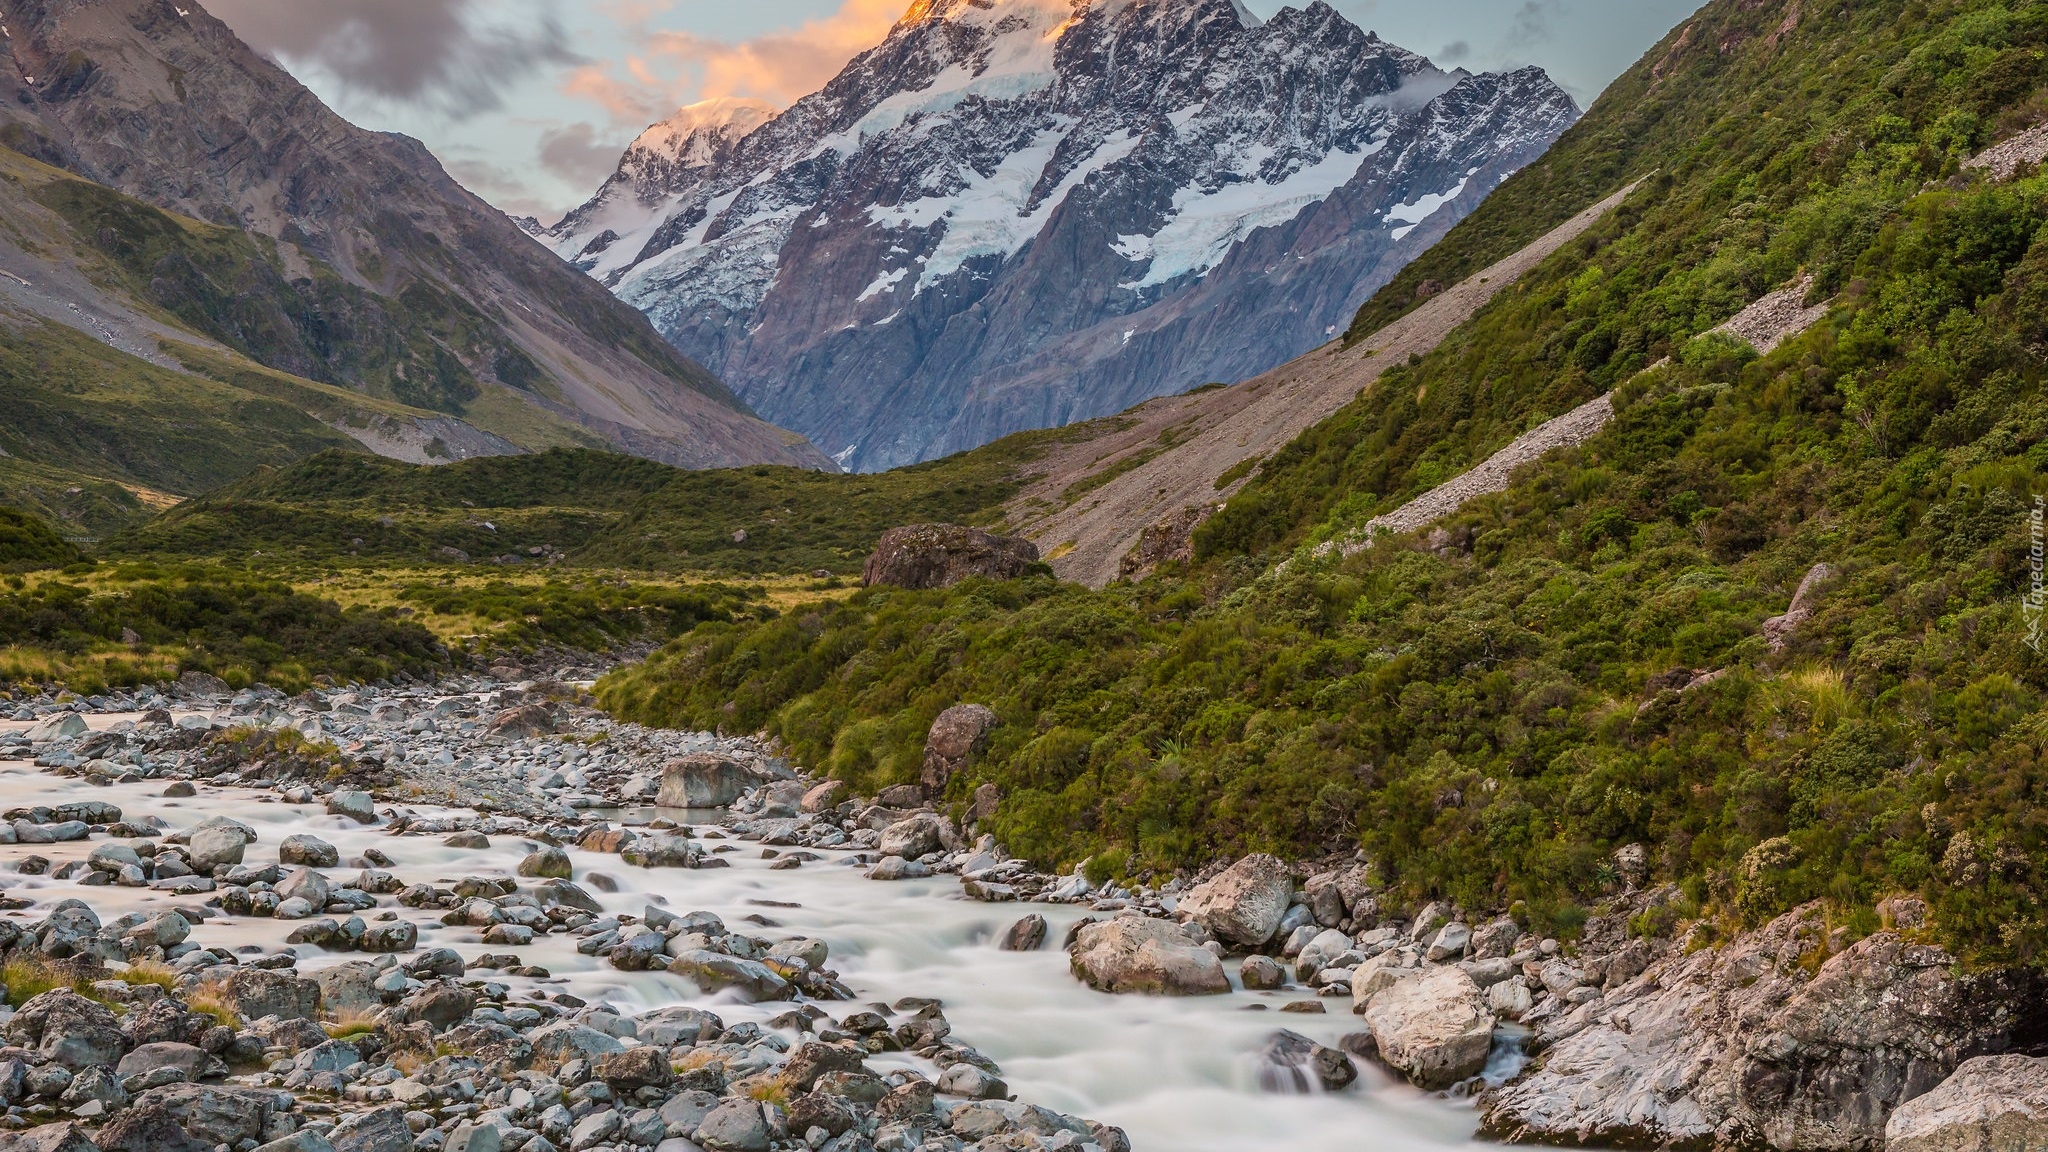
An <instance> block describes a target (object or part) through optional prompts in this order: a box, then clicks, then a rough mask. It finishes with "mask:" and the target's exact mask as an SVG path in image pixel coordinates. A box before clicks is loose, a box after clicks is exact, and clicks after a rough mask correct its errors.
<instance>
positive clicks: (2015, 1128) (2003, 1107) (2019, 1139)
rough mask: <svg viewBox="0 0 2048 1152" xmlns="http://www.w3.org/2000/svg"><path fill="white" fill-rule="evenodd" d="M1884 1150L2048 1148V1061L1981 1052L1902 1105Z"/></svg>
mask: <svg viewBox="0 0 2048 1152" xmlns="http://www.w3.org/2000/svg"><path fill="white" fill-rule="evenodd" d="M1884 1148H1885V1152H2022V1150H2024V1152H2035V1150H2037V1149H2044V1148H2048V1059H2039V1058H2034V1057H2028V1056H1979V1057H1977V1058H1976V1059H1974V1060H1966V1061H1964V1062H1963V1066H1962V1067H1960V1068H1958V1069H1956V1071H1955V1075H1953V1076H1950V1077H1949V1078H1948V1079H1946V1080H1944V1081H1942V1082H1941V1085H1940V1087H1937V1088H1936V1089H1935V1090H1934V1091H1932V1092H1929V1093H1927V1094H1926V1095H1925V1096H1918V1097H1915V1098H1914V1099H1911V1100H1908V1101H1906V1102H1905V1103H1904V1104H1901V1105H1900V1106H1899V1108H1898V1110H1897V1111H1895V1112H1893V1113H1892V1118H1891V1119H1890V1120H1888V1121H1886V1122H1885V1126H1884Z"/></svg>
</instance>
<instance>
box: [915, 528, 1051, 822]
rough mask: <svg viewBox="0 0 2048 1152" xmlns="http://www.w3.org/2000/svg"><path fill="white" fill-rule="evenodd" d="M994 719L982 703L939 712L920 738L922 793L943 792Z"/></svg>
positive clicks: (978, 746)
mask: <svg viewBox="0 0 2048 1152" xmlns="http://www.w3.org/2000/svg"><path fill="white" fill-rule="evenodd" d="M1033 551H1034V552H1035V551H1036V549H1033ZM998 723H999V721H998V720H997V719H996V714H995V713H994V712H993V711H991V710H990V709H989V708H988V707H987V706H986V705H982V704H955V705H953V706H952V707H951V708H948V709H946V710H945V711H944V712H941V713H939V718H938V719H936V720H934V721H932V727H931V731H930V732H929V733H927V734H926V736H925V739H924V768H923V771H922V772H921V774H920V775H919V777H918V783H920V784H922V785H923V786H924V791H925V795H926V796H929V797H932V798H934V799H936V798H938V797H940V796H943V795H945V792H946V784H947V783H948V782H949V781H951V780H952V778H953V774H954V773H956V772H958V771H960V770H961V769H963V768H965V767H967V761H968V760H969V758H971V757H972V756H974V754H975V753H977V752H980V751H981V750H982V748H984V747H985V746H986V745H987V744H988V734H989V733H990V732H992V731H994V730H995V726H996V725H997V724H998Z"/></svg>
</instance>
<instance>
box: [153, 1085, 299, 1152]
mask: <svg viewBox="0 0 2048 1152" xmlns="http://www.w3.org/2000/svg"><path fill="white" fill-rule="evenodd" d="M129 1110H130V1113H131V1114H135V1113H140V1114H142V1115H144V1116H151V1115H157V1116H164V1117H168V1118H169V1119H170V1120H171V1121H172V1122H174V1123H175V1124H177V1126H178V1127H179V1128H182V1129H184V1130H185V1132H186V1133H188V1134H189V1135H191V1136H192V1137H193V1138H195V1139H197V1140H200V1141H202V1142H203V1143H204V1144H205V1145H206V1146H207V1147H208V1148H212V1147H213V1146H215V1145H218V1144H225V1145H227V1146H228V1147H230V1148H233V1147H234V1146H235V1145H237V1144H239V1143H241V1142H242V1141H243V1140H254V1141H256V1142H258V1143H262V1142H263V1139H264V1130H265V1129H266V1128H268V1127H270V1120H271V1117H273V1116H277V1115H280V1114H283V1115H289V1114H290V1113H291V1110H292V1097H291V1093H289V1092H281V1091H275V1090H272V1089H266V1088H238V1087H231V1086H228V1085H224V1084H166V1085H164V1086H163V1087H161V1088H151V1089H150V1090H149V1091H147V1092H144V1093H143V1094H142V1095H140V1096H137V1097H136V1098H135V1102H134V1103H133V1104H132V1105H130V1109H129ZM126 1118H127V1117H124V1119H126Z"/></svg>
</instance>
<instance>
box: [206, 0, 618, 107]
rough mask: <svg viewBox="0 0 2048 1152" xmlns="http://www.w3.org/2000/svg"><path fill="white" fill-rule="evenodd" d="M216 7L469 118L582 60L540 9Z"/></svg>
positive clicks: (279, 42) (307, 58) (275, 39)
mask: <svg viewBox="0 0 2048 1152" xmlns="http://www.w3.org/2000/svg"><path fill="white" fill-rule="evenodd" d="M210 7H211V9H212V11H213V13H214V15H216V16H218V17H220V18H221V20H223V21H225V22H226V23H227V25H228V26H229V27H231V28H233V29H234V30H235V33H236V35H238V36H240V37H242V39H244V40H246V41H248V42H249V44H250V45H251V46H253V47H255V48H256V49H257V50H258V51H262V52H267V53H270V54H272V55H274V56H278V57H281V58H284V59H287V60H290V61H293V62H295V63H304V64H310V65H313V66H315V67H318V68H321V69H324V70H326V71H327V72H329V73H331V74H333V76H334V77H335V78H336V79H337V80H339V81H340V82H341V83H342V84H343V85H344V86H346V87H347V88H348V89H350V90H351V91H354V92H359V93H362V94H365V95H369V96H374V97H379V98H384V99H390V100H397V101H404V102H414V103H428V104H431V105H433V106H435V107H437V108H438V109H439V110H440V111H442V112H444V113H446V114H447V115H450V116H453V117H456V118H462V117H467V116H473V115H476V114H477V113H480V112H490V111H494V110H496V109H498V108H500V107H503V105H504V99H503V96H502V93H503V92H504V90H505V89H507V88H510V87H512V86H514V85H516V84H518V83H519V82H520V81H522V80H524V79H525V78H526V77H528V76H530V75H532V74H533V73H534V72H536V71H538V70H539V69H541V68H544V67H548V66H550V65H557V64H576V63H581V62H582V57H580V56H578V55H577V54H576V53H575V52H573V51H571V50H570V49H569V47H568V46H567V43H566V41H567V38H568V37H567V34H566V33H565V32H564V31H563V29H562V26H561V24H560V23H559V22H558V21H557V20H556V19H555V18H554V17H553V15H552V14H550V13H548V12H545V11H542V12H539V13H538V14H537V15H536V16H535V17H534V18H532V19H530V20H527V21H523V23H524V24H525V25H526V26H525V27H508V26H504V25H492V24H486V23H483V22H481V21H480V20H479V19H478V12H477V9H479V8H480V5H479V4H477V3H476V2H475V0H322V2H320V3H316V4H307V3H280V2H279V0H211V4H210Z"/></svg>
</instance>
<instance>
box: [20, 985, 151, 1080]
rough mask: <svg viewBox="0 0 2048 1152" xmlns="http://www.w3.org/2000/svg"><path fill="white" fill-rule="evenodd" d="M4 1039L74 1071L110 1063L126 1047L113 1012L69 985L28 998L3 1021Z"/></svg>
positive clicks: (113, 1061) (116, 1058)
mask: <svg viewBox="0 0 2048 1152" xmlns="http://www.w3.org/2000/svg"><path fill="white" fill-rule="evenodd" d="M7 1038H8V1039H9V1040H11V1041H13V1042H14V1043H16V1044H19V1045H21V1046H22V1047H24V1048H28V1049H31V1050H33V1051H34V1052H35V1053H36V1054H37V1055H40V1056H41V1057H42V1058H43V1059H45V1060H49V1061H52V1062H53V1063H57V1064H62V1065H63V1066H64V1067H66V1068H70V1069H72V1070H74V1071H76V1070H77V1069H80V1068H90V1067H93V1066H95V1065H112V1064H114V1063H116V1062H118V1061H119V1060H120V1059H121V1055H122V1053H124V1052H126V1051H127V1049H128V1037H127V1036H126V1035H125V1034H124V1033H122V1031H121V1024H120V1021H119V1020H117V1019H116V1018H115V1017H114V1014H113V1013H112V1012H110V1011H108V1010H107V1009H106V1007H105V1006H103V1005H101V1004H98V1003H95V1002H94V1001H91V1000H88V999H86V998H85V997H83V996H80V995H79V994H78V993H76V992H73V991H72V990H71V989H69V988H53V989H51V990H50V991H48V992H43V993H39V994H37V995H35V996H32V997H30V998H29V1000H28V1002H27V1003H25V1004H23V1005H22V1006H21V1009H20V1011H18V1012H16V1013H15V1014H14V1018H13V1019H11V1020H9V1021H8V1022H7Z"/></svg>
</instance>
